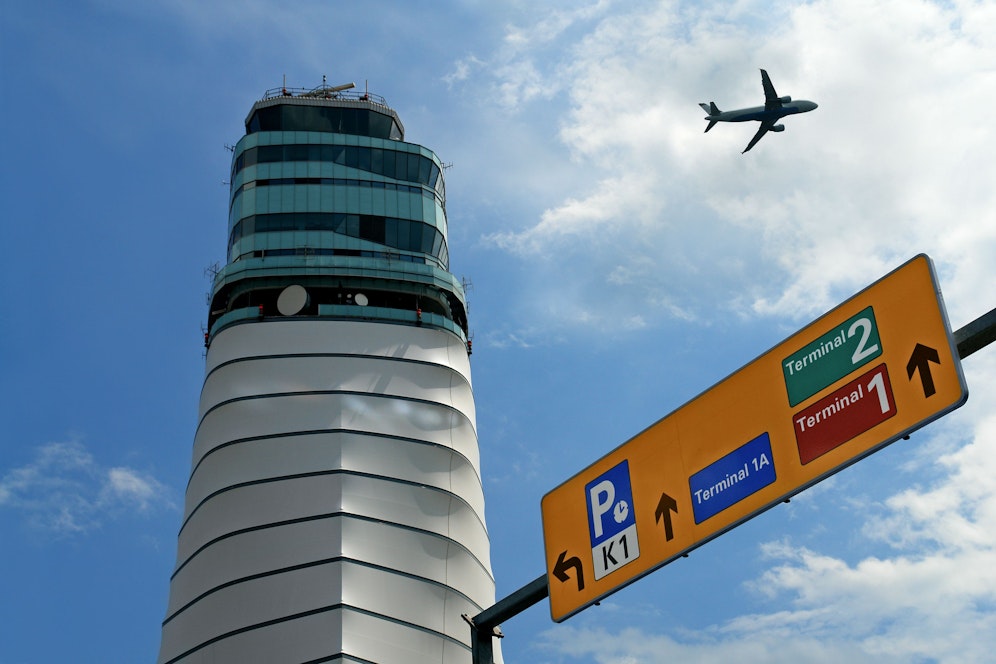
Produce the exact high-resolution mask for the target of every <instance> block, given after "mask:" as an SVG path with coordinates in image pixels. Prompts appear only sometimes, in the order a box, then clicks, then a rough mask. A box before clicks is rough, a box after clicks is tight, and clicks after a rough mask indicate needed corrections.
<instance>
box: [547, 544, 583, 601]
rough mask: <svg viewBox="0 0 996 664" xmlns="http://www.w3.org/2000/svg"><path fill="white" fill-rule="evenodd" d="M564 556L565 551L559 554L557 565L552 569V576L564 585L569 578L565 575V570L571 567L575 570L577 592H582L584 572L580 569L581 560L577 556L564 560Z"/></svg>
mask: <svg viewBox="0 0 996 664" xmlns="http://www.w3.org/2000/svg"><path fill="white" fill-rule="evenodd" d="M566 555H567V552H566V551H562V552H561V553H560V557H559V558H557V564H556V565H554V567H553V575H554V576H556V577H557V578H558V579H560V580H561V581H563V582H565V583H566V582H567V580H568V579H569V578H571V577H569V576H568V575H567V569H568V568H569V567H573V568H574V569H576V570H577V577H578V591H581V590H584V571H583V570H582V567H581V559H580V558H578V557H577V556H571V557H570V558H567V559H566V560H565V559H564V556H566Z"/></svg>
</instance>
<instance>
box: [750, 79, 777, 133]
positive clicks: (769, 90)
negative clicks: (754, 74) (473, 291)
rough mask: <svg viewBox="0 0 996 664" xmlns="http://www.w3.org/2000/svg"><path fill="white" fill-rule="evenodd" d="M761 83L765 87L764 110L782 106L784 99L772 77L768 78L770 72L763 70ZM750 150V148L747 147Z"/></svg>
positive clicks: (772, 109)
mask: <svg viewBox="0 0 996 664" xmlns="http://www.w3.org/2000/svg"><path fill="white" fill-rule="evenodd" d="M761 85H762V86H763V87H764V110H766V111H774V110H778V109H779V108H781V107H782V100H781V99H779V98H778V93H777V92H775V86H773V85H772V84H771V79H770V78H768V72H766V71H764V70H763V69H762V70H761ZM747 149H748V150H749V149H750V148H747Z"/></svg>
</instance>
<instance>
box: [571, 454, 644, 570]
mask: <svg viewBox="0 0 996 664" xmlns="http://www.w3.org/2000/svg"><path fill="white" fill-rule="evenodd" d="M584 492H585V500H586V501H587V504H588V533H589V535H590V536H591V557H592V563H593V564H594V568H595V578H596V579H601V578H602V577H603V576H605V575H606V574H609V573H610V572H613V571H615V570H617V569H619V568H620V567H622V566H623V565H625V564H626V563H628V562H631V561H633V560H636V558H637V557H639V555H640V547H639V543H638V541H637V538H636V512H635V510H634V508H633V487H632V485H631V484H630V479H629V461H628V460H625V459H624V460H623V461H622V462H621V463H619V464H618V465H616V466H615V467H613V468H610V469H609V470H607V471H605V472H604V473H602V474H601V475H599V476H598V477H596V478H595V479H594V480H592V481H591V482H589V483H588V484H586V485H585V491H584Z"/></svg>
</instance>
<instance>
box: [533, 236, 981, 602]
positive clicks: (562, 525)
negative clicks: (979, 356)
mask: <svg viewBox="0 0 996 664" xmlns="http://www.w3.org/2000/svg"><path fill="white" fill-rule="evenodd" d="M967 398H968V390H967V388H966V386H965V381H964V377H963V375H962V370H961V362H960V360H959V358H958V354H957V351H956V347H955V344H954V341H953V338H952V335H951V330H950V327H949V326H948V321H947V316H946V314H945V312H944V306H943V303H942V301H941V297H940V290H939V289H938V287H937V281H936V277H935V275H934V269H933V264H932V263H931V261H930V259H929V258H928V257H927V256H925V255H920V256H917V257H916V258H914V259H912V260H911V261H909V262H908V263H906V264H904V265H903V266H901V267H899V268H898V269H896V270H895V271H893V272H892V273H890V274H888V275H887V276H885V277H883V278H882V279H880V280H879V281H877V282H875V283H874V284H872V285H871V286H869V287H868V288H866V289H865V290H863V291H862V292H860V293H858V294H857V295H855V296H854V297H852V298H851V299H849V300H848V301H846V302H844V303H843V304H841V305H840V306H838V307H836V308H835V309H833V310H832V311H830V312H829V313H827V314H825V315H823V316H822V317H821V318H819V319H817V320H816V321H814V322H813V323H811V324H810V325H808V326H806V327H805V328H803V329H802V330H800V331H799V332H797V333H795V334H794V335H792V336H791V337H789V338H788V339H786V340H785V341H783V342H782V343H780V344H779V345H778V346H776V347H775V348H773V349H772V350H770V351H769V352H767V353H766V354H764V355H762V356H761V357H759V358H757V359H756V360H754V361H753V362H751V363H750V364H748V365H747V366H745V367H743V368H742V369H740V370H739V371H737V372H736V373H734V374H732V375H731V376H729V377H728V378H726V379H724V380H723V381H722V382H720V383H718V384H716V385H715V386H713V387H712V388H710V389H709V390H707V391H706V392H704V393H703V394H701V395H700V396H698V397H697V398H695V399H693V400H692V401H690V402H689V403H687V404H685V405H684V406H682V407H681V408H679V409H678V410H676V411H674V412H673V413H671V414H670V415H668V416H666V417H665V418H663V419H662V420H660V421H658V422H657V423H655V424H653V425H652V426H651V427H649V428H648V429H646V430H645V431H643V432H642V433H640V434H639V435H637V436H636V437H634V438H632V439H631V440H629V441H628V442H626V443H624V444H623V445H621V446H620V447H618V448H616V449H615V450H614V451H612V452H610V453H609V454H607V455H606V456H604V457H603V458H601V459H599V460H598V461H596V462H595V463H593V464H592V465H591V466H589V467H588V468H586V469H585V470H583V471H581V472H580V473H578V474H577V475H575V476H574V477H572V478H571V479H569V480H567V481H566V482H564V483H563V484H561V485H560V486H558V487H557V488H555V489H553V490H552V491H550V492H549V493H548V494H546V495H545V496H544V497H543V500H542V512H543V537H544V542H545V550H546V566H547V577H548V583H549V588H550V612H551V615H552V617H553V619H554V620H556V621H557V622H560V621H562V620H564V619H566V618H568V617H570V616H571V615H573V614H574V613H577V612H578V611H580V610H581V609H583V608H585V607H586V606H588V605H590V604H591V603H593V602H596V601H598V600H599V599H601V598H603V597H605V596H606V595H608V594H610V593H612V592H614V591H616V590H618V589H619V588H620V587H622V586H624V585H627V584H628V583H631V582H632V581H635V580H636V579H638V578H640V577H641V576H643V575H645V574H648V573H649V572H651V571H653V570H655V569H656V568H658V567H660V566H661V565H664V564H666V563H668V562H670V561H671V560H673V559H675V558H677V557H679V556H681V555H683V554H685V553H687V552H688V551H689V550H691V549H693V548H695V547H696V546H699V545H701V544H703V543H704V542H706V541H708V540H710V539H712V538H714V537H717V536H718V535H720V534H722V533H724V532H726V531H727V530H729V529H731V528H734V527H736V526H737V525H739V524H740V523H742V522H744V521H746V520H747V519H750V518H751V517H753V516H755V515H757V514H759V513H760V512H763V511H764V510H766V509H768V508H770V507H772V506H774V505H776V504H777V503H779V502H781V501H784V500H786V499H787V498H789V497H790V496H792V495H794V494H796V493H798V492H800V491H802V490H803V489H805V488H806V487H809V486H811V485H813V484H815V483H816V482H819V481H820V480H822V479H824V478H825V477H827V476H829V475H832V474H833V473H835V472H837V471H839V470H841V469H842V468H844V467H846V466H848V465H850V464H852V463H854V462H856V461H858V460H860V459H862V458H863V457H865V456H867V455H869V454H871V453H872V452H875V451H876V450H878V449H881V448H882V447H884V446H885V445H888V444H889V443H891V442H892V441H894V440H896V439H898V438H900V437H902V436H905V435H907V434H909V433H910V432H911V431H913V430H915V429H917V428H919V427H921V426H923V425H924V424H926V423H927V422H930V421H932V420H934V419H936V418H938V417H940V416H942V415H944V414H945V413H947V412H949V411H951V410H953V409H955V408H957V407H959V406H961V405H962V404H963V403H964V402H965V400H966V399H967Z"/></svg>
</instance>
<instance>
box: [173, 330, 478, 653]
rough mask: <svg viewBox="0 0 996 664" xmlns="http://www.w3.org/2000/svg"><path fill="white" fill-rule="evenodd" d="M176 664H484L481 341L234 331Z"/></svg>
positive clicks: (442, 335)
mask: <svg viewBox="0 0 996 664" xmlns="http://www.w3.org/2000/svg"><path fill="white" fill-rule="evenodd" d="M191 467H192V470H191V477H190V482H189V485H188V487H187V492H186V504H185V509H184V520H183V525H182V526H181V529H180V535H179V545H178V550H177V563H176V570H175V572H174V575H173V577H172V580H171V584H170V598H169V607H168V609H167V614H166V620H165V621H164V623H163V638H162V646H161V650H160V654H159V662H160V664H174V663H180V662H183V663H184V664H195V663H196V664H200V663H207V662H211V663H212V664H218V663H220V662H233V663H234V662H238V663H240V664H241V663H249V662H267V663H269V662H332V661H336V662H357V663H367V662H378V663H381V664H390V663H392V662H398V663H404V664H419V663H421V662H425V663H427V664H428V663H430V662H431V663H432V664H440V663H442V664H458V663H459V664H468V663H469V662H470V661H471V654H470V645H469V642H470V629H469V627H468V625H467V624H466V623H465V622H464V621H463V620H462V618H461V615H462V614H470V615H475V614H476V613H478V612H480V611H481V610H482V609H484V608H487V607H488V606H491V605H492V604H493V603H494V592H495V586H494V580H493V578H492V575H491V563H490V554H489V549H490V545H489V541H488V535H487V530H486V527H485V522H484V496H483V491H482V486H481V479H480V465H479V458H478V444H477V431H476V421H475V410H474V398H473V393H472V389H471V381H470V365H469V362H468V357H467V350H466V346H465V344H464V342H463V341H462V340H460V339H459V338H457V337H456V336H455V335H453V334H451V333H449V332H446V331H444V330H438V329H431V328H428V327H414V326H405V325H392V324H388V323H376V322H370V321H348V320H328V319H326V320H318V319H293V318H281V319H264V320H259V321H254V322H248V323H244V324H240V325H234V326H231V327H228V328H225V329H223V330H221V331H220V332H218V333H217V334H216V336H215V338H214V339H213V342H212V344H211V347H210V350H209V351H208V356H207V375H206V378H205V381H204V388H203V391H202V394H201V403H200V420H199V425H198V429H197V434H196V437H195V440H194V450H193V459H192V466H191Z"/></svg>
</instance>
